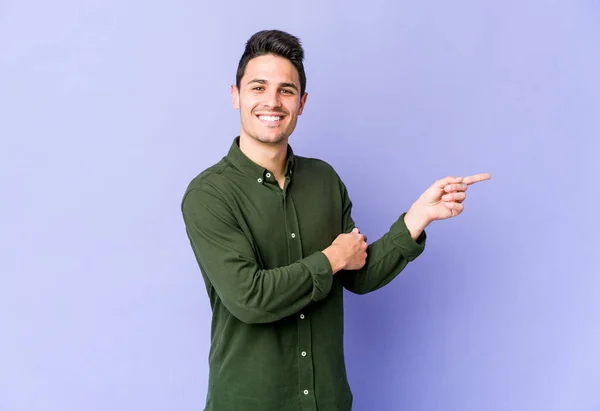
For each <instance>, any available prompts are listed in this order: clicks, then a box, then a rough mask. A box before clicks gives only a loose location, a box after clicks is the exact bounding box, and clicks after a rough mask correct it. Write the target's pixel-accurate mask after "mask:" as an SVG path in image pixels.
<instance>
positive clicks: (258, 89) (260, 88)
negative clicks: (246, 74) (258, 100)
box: [252, 86, 265, 91]
mask: <svg viewBox="0 0 600 411" xmlns="http://www.w3.org/2000/svg"><path fill="white" fill-rule="evenodd" d="M264 89H265V88H264V87H261V86H257V87H254V88H253V89H252V90H256V91H261V90H264Z"/></svg>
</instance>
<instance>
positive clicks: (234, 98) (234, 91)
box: [229, 85, 240, 110]
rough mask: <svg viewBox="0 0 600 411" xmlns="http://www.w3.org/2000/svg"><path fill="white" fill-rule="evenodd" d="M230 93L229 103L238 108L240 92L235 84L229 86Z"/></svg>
mask: <svg viewBox="0 0 600 411" xmlns="http://www.w3.org/2000/svg"><path fill="white" fill-rule="evenodd" d="M229 92H230V94H231V103H232V104H233V108H234V109H236V110H239V109H240V92H239V90H238V88H237V87H236V86H235V85H232V86H231V90H230V91H229Z"/></svg>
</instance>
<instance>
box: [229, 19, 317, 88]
mask: <svg viewBox="0 0 600 411" xmlns="http://www.w3.org/2000/svg"><path fill="white" fill-rule="evenodd" d="M266 54H273V55H276V56H279V57H283V58H286V59H288V60H289V61H290V63H292V64H293V65H294V67H296V70H298V75H299V77H300V96H303V95H304V92H305V91H306V73H304V64H303V60H304V49H303V48H302V45H301V43H300V39H298V38H297V37H295V36H293V35H291V34H289V33H286V32H284V31H281V30H262V31H259V32H257V33H255V34H253V35H252V37H250V39H249V40H248V41H247V42H246V49H245V50H244V54H242V57H241V58H240V62H239V64H238V69H237V75H236V79H235V80H236V81H235V84H236V86H237V88H238V89H239V88H240V81H241V80H242V77H244V73H245V72H246V66H247V65H248V62H249V61H250V60H252V59H253V58H255V57H260V56H264V55H266Z"/></svg>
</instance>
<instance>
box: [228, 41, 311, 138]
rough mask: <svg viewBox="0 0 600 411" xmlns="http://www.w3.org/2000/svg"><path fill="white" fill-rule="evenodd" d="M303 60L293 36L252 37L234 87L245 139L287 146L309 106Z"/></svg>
mask: <svg viewBox="0 0 600 411" xmlns="http://www.w3.org/2000/svg"><path fill="white" fill-rule="evenodd" d="M303 60H304V50H303V49H302V46H301V44H300V41H299V39H298V38H296V37H294V36H292V35H291V34H288V33H285V32H283V31H279V30H265V31H260V32H258V33H256V34H254V35H253V36H252V37H250V39H249V40H248V42H247V43H246V49H245V50H244V54H243V55H242V57H241V59H240V62H239V65H238V70H237V75H236V85H235V86H232V87H231V95H232V99H233V106H234V107H235V108H236V109H239V110H240V118H241V123H242V124H241V134H242V137H243V138H246V137H250V138H253V139H255V140H258V141H261V142H263V143H267V144H280V143H287V138H288V137H289V136H290V135H291V134H292V132H293V131H294V129H295V128H296V121H297V119H298V116H299V115H301V114H302V111H303V109H304V104H305V103H306V97H307V94H306V75H305V73H304V65H303Z"/></svg>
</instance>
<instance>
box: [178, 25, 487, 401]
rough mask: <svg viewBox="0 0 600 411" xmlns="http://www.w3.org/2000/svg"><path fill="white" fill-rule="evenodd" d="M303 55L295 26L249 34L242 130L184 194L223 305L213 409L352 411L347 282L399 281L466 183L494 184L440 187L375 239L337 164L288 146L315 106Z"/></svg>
mask: <svg viewBox="0 0 600 411" xmlns="http://www.w3.org/2000/svg"><path fill="white" fill-rule="evenodd" d="M303 59H304V52H303V49H302V47H301V45H300V42H299V40H298V39H297V38H296V37H294V36H292V35H290V34H287V33H285V32H281V31H275V30H271V31H261V32H258V33H256V34H255V35H253V36H252V37H251V38H250V39H249V40H248V42H247V44H246V49H245V51H244V54H243V55H242V57H241V60H240V62H239V67H238V71H237V76H236V84H235V86H232V87H231V95H232V99H233V105H234V107H235V108H236V109H238V110H239V111H240V118H241V129H240V135H239V136H238V137H236V138H235V139H234V140H233V142H232V145H231V148H230V150H229V153H228V154H227V156H225V157H224V158H223V159H222V160H221V161H219V162H218V163H216V164H215V165H213V166H211V167H210V168H208V169H206V170H204V171H203V172H202V173H200V174H199V175H198V176H197V177H196V178H194V179H193V180H192V182H191V183H190V185H189V187H188V188H187V190H186V193H185V195H184V198H183V201H182V213H183V218H184V221H185V224H186V230H187V234H188V237H189V239H190V243H191V246H192V249H193V251H194V254H195V256H196V259H197V261H198V264H199V266H200V270H201V272H202V275H203V278H204V281H205V283H206V289H207V291H208V295H209V299H210V304H211V308H212V312H213V315H212V326H211V348H210V355H209V368H210V372H209V387H208V396H207V403H206V410H207V411H241V410H245V411H271V410H273V411H301V410H302V411H308V410H314V411H316V410H319V411H346V410H350V409H351V408H352V393H351V390H350V387H349V385H348V381H347V378H346V369H345V363H344V345H343V343H344V341H343V334H344V330H343V321H344V315H343V314H344V311H343V290H344V289H346V290H349V291H351V292H354V293H358V294H364V293H368V292H371V291H374V290H377V289H379V288H381V287H383V286H384V285H386V284H387V283H389V282H390V281H392V280H393V279H394V277H396V276H397V275H398V273H400V272H401V271H402V270H403V269H404V267H405V266H406V265H407V264H408V263H409V262H410V261H412V260H414V259H415V258H417V257H418V256H419V255H420V254H421V253H422V252H423V249H424V246H425V239H426V235H425V232H424V229H425V228H426V227H427V226H428V225H429V223H431V222H432V221H434V220H441V219H446V218H449V217H453V216H456V215H458V214H460V213H461V212H462V210H463V205H462V202H463V200H464V199H465V198H466V195H465V190H466V189H467V186H468V185H469V184H472V183H475V182H477V181H482V180H486V179H489V178H490V176H489V175H488V174H479V175H475V176H470V177H466V178H460V177H458V178H455V177H447V178H444V179H442V180H439V181H437V182H436V183H435V184H433V185H432V186H431V187H429V188H428V189H427V190H426V191H425V192H424V193H423V194H422V195H421V196H420V197H419V198H418V199H417V201H416V202H415V203H414V204H413V205H412V206H411V207H410V209H409V210H408V211H407V212H406V213H404V214H402V215H400V217H399V218H398V220H397V221H396V222H394V223H393V224H392V226H391V228H390V230H389V232H388V233H386V234H385V235H383V236H382V237H381V238H380V239H378V240H377V241H375V242H373V243H372V244H370V245H368V244H367V239H366V238H365V236H363V235H362V234H361V233H360V232H359V230H358V229H357V228H356V227H355V226H354V222H353V220H352V216H351V210H352V203H351V201H350V199H349V196H348V192H347V190H346V187H345V185H344V183H343V182H342V180H341V179H340V177H339V176H338V175H337V173H336V172H335V170H334V169H333V168H332V167H331V166H330V165H329V164H327V163H326V162H324V161H321V160H317V159H312V158H305V157H300V156H297V155H295V154H294V153H293V151H292V148H291V147H290V145H288V138H289V136H290V135H291V134H292V132H293V131H294V128H295V126H296V121H297V119H298V116H299V115H301V114H302V110H303V109H304V106H305V104H306V98H307V94H306V91H305V89H306V76H305V73H304V68H303Z"/></svg>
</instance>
